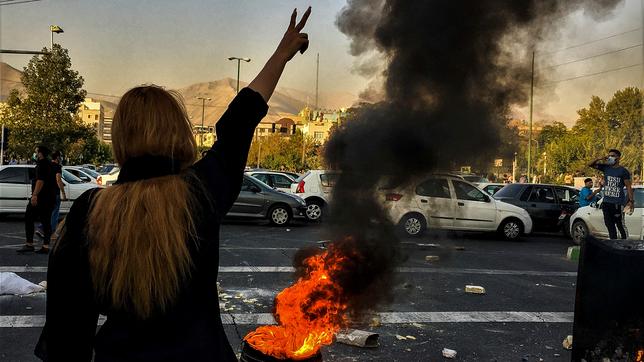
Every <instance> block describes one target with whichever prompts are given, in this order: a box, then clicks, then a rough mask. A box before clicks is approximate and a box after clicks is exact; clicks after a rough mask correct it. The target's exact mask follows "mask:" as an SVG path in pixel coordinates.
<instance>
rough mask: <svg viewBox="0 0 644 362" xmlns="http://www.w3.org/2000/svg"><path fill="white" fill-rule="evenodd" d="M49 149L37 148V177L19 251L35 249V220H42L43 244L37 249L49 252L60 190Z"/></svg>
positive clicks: (43, 252) (33, 185)
mask: <svg viewBox="0 0 644 362" xmlns="http://www.w3.org/2000/svg"><path fill="white" fill-rule="evenodd" d="M47 156H49V149H48V148H47V147H46V146H42V145H41V146H38V147H37V148H36V170H35V177H34V179H33V180H32V182H31V199H30V200H29V202H28V203H27V209H26V210H25V237H26V239H27V240H26V242H25V245H24V246H23V247H22V248H21V249H18V250H17V251H18V253H27V252H32V251H35V248H34V222H36V220H40V222H41V223H42V225H43V245H42V247H41V248H40V249H39V250H38V251H36V253H38V254H48V253H49V240H50V238H51V214H52V212H53V210H54V205H55V204H56V193H57V192H58V191H59V190H58V186H57V185H56V178H55V175H54V173H53V170H52V165H51V161H49V159H48V158H47Z"/></svg>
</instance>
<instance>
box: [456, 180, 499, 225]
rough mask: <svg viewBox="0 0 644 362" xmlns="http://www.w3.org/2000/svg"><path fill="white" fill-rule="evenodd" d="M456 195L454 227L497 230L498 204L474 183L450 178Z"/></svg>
mask: <svg viewBox="0 0 644 362" xmlns="http://www.w3.org/2000/svg"><path fill="white" fill-rule="evenodd" d="M450 181H451V183H452V186H453V188H454V194H455V195H456V208H455V211H454V228H455V229H459V230H495V229H496V205H495V203H494V202H492V200H491V199H490V197H489V196H487V195H485V194H484V193H483V192H482V191H481V190H479V189H478V188H477V187H475V186H474V185H471V184H469V183H467V182H464V181H458V180H450Z"/></svg>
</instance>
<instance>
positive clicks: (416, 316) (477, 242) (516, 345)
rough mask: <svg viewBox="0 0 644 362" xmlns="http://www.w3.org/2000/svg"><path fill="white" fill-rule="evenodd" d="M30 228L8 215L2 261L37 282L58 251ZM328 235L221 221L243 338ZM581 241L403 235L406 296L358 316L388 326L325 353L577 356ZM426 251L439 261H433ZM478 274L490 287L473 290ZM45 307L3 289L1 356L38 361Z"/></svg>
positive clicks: (230, 327) (375, 357) (1, 232)
mask: <svg viewBox="0 0 644 362" xmlns="http://www.w3.org/2000/svg"><path fill="white" fill-rule="evenodd" d="M23 230H24V226H23V222H22V220H21V219H20V218H6V219H4V220H1V221H0V271H4V272H7V271H13V272H17V274H18V275H20V276H22V277H23V278H26V279H28V280H30V281H32V282H35V283H38V282H40V281H42V280H45V278H46V266H47V257H46V256H42V255H36V254H30V255H17V254H16V252H15V249H17V248H18V247H19V246H20V245H21V243H22V242H23V241H24V231H23ZM325 239H326V237H325V229H324V225H308V224H296V225H291V226H289V227H279V228H278V227H270V226H268V225H265V224H263V223H255V222H227V223H226V224H225V225H224V226H223V227H222V232H221V252H220V260H221V262H220V273H219V283H220V287H221V288H222V292H221V293H220V307H221V309H222V318H223V320H224V323H225V327H226V333H227V335H228V338H229V340H230V342H231V344H232V345H233V346H234V347H237V346H239V344H240V339H241V338H240V337H243V336H244V335H245V334H246V333H247V332H249V331H251V330H253V329H254V328H256V327H257V326H258V325H259V324H266V323H270V321H271V316H270V311H271V306H272V300H273V298H274V296H275V294H276V293H277V292H279V291H280V290H282V289H283V288H285V287H287V286H289V285H290V283H291V282H292V281H293V279H292V273H291V269H290V266H291V259H292V256H293V255H294V253H295V252H296V251H297V250H298V249H299V248H301V247H303V246H310V245H316V244H317V242H318V241H320V240H325ZM419 244H435V245H419ZM570 245H571V242H570V241H569V240H567V239H565V238H563V237H561V236H559V235H546V234H544V235H532V236H530V237H526V238H524V239H523V240H522V241H520V242H507V241H502V240H500V239H499V238H498V237H497V236H496V235H490V234H467V233H440V234H431V235H426V236H425V237H423V238H419V239H403V244H402V247H403V250H404V252H405V254H406V256H407V260H406V261H405V263H404V264H403V265H402V266H401V268H400V269H399V272H398V274H397V284H396V287H395V289H394V294H395V300H394V301H393V302H392V303H391V304H390V305H386V306H382V307H380V308H379V309H378V310H377V311H374V313H375V314H374V316H373V319H372V323H370V324H368V323H366V324H362V325H356V326H354V327H356V328H359V329H364V330H369V331H372V332H374V333H378V334H379V345H378V347H376V348H370V349H364V348H358V347H353V346H347V345H342V344H339V343H335V344H333V345H331V346H328V347H325V348H323V350H322V354H323V358H324V360H326V361H440V360H443V359H444V358H443V357H442V354H441V351H442V349H443V348H449V349H453V350H456V351H457V353H458V354H457V356H456V358H455V360H459V361H542V360H543V361H567V360H570V353H569V351H567V350H565V349H563V348H562V344H561V342H562V340H563V339H564V338H565V337H566V336H567V335H568V334H572V313H573V307H574V295H575V282H576V270H577V264H576V263H575V262H571V261H568V260H566V258H565V254H566V249H567V248H568V246H570ZM457 247H458V248H457ZM463 248H464V250H459V249H463ZM427 255H435V256H438V257H439V260H438V261H435V262H427V261H426V260H425V257H426V256H427ZM467 284H474V285H480V286H483V287H485V289H486V292H487V293H486V294H485V295H475V294H468V293H465V291H464V288H465V285H467ZM213 287H215V286H213ZM44 312H45V294H44V293H37V294H33V295H28V296H22V297H20V296H7V295H5V296H0V361H35V360H37V359H36V358H35V357H34V356H33V354H32V351H33V347H34V345H35V343H36V341H37V338H38V336H39V333H40V329H41V326H42V323H43V315H44ZM233 317H234V318H233ZM233 319H234V321H235V322H236V323H235V324H233ZM373 320H375V322H373Z"/></svg>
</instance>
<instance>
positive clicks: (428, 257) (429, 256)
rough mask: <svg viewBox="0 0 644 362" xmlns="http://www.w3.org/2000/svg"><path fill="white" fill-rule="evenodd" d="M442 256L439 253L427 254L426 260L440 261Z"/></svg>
mask: <svg viewBox="0 0 644 362" xmlns="http://www.w3.org/2000/svg"><path fill="white" fill-rule="evenodd" d="M439 260H440V257H439V256H438V255H426V256H425V261H429V262H433V261H439Z"/></svg>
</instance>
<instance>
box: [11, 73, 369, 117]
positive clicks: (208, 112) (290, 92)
mask: <svg viewBox="0 0 644 362" xmlns="http://www.w3.org/2000/svg"><path fill="white" fill-rule="evenodd" d="M21 74H22V72H21V71H19V70H17V69H15V68H13V67H11V66H10V65H8V64H6V63H3V62H0V76H1V79H2V83H1V84H0V100H4V99H5V98H6V97H7V96H8V95H9V92H10V91H11V90H12V89H14V88H17V89H18V90H20V91H23V90H24V87H23V85H22V83H21V82H20V76H21ZM247 85H248V83H245V82H239V86H240V88H243V87H245V86H247ZM236 87H237V81H236V80H235V79H232V78H224V79H220V80H215V81H210V82H203V83H195V84H191V85H189V86H187V87H183V88H179V89H176V91H177V92H178V93H179V94H181V96H182V97H183V100H184V103H185V105H186V111H187V112H188V116H189V117H190V120H191V121H192V123H193V124H201V120H202V105H203V114H204V117H203V118H204V125H205V126H209V125H213V124H214V123H215V122H216V121H217V120H218V119H219V118H220V117H221V115H222V114H223V113H224V111H225V110H226V107H227V105H228V103H230V101H231V100H232V99H233V98H234V97H235V93H236ZM87 97H89V98H92V99H94V100H98V101H100V102H101V103H102V104H103V107H104V108H105V117H108V118H109V117H112V115H113V114H114V110H115V109H116V104H117V103H118V97H117V96H109V95H105V94H97V93H91V92H89V91H88V93H87ZM197 97H204V98H210V99H211V100H210V101H206V102H205V104H202V101H201V100H200V99H197ZM356 100H357V97H356V96H355V95H352V94H350V93H347V92H335V93H321V94H320V108H326V109H338V108H342V107H350V106H351V105H352V104H353V103H355V101H356ZM314 103H315V95H314V94H311V93H308V92H305V91H301V90H297V89H292V88H283V87H278V88H277V89H276V90H275V93H273V96H272V97H271V99H270V101H269V102H268V105H269V107H270V108H269V111H268V115H267V116H266V117H265V119H264V121H265V122H266V121H275V120H278V119H279V118H282V117H284V116H286V115H293V114H297V113H298V112H300V110H302V108H304V107H305V106H306V105H309V106H313V105H314Z"/></svg>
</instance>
